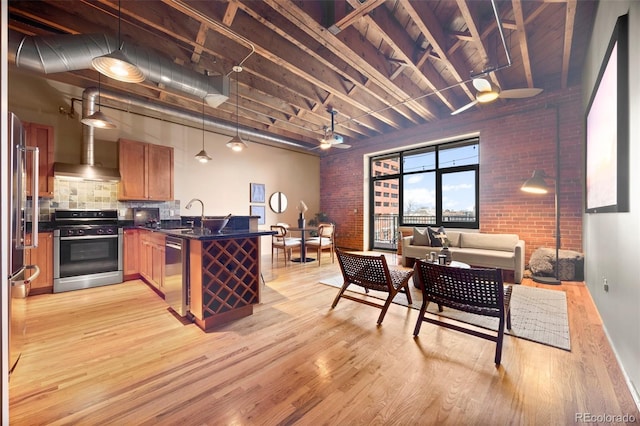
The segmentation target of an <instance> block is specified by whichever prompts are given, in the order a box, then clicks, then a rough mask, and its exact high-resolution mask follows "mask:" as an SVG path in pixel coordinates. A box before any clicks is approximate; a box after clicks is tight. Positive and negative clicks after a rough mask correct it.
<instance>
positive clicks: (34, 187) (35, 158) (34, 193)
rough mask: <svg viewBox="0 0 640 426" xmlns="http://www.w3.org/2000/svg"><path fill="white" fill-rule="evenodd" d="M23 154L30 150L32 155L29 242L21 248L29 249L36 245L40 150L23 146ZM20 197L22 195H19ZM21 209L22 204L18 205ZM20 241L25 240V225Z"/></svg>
mask: <svg viewBox="0 0 640 426" xmlns="http://www.w3.org/2000/svg"><path fill="white" fill-rule="evenodd" d="M24 151H25V154H26V152H27V151H31V152H32V153H33V155H32V156H31V160H32V164H31V174H32V176H31V244H29V245H26V244H25V245H24V246H23V247H22V248H24V249H30V248H36V247H38V219H39V216H40V208H39V200H38V190H39V189H40V184H39V182H38V177H39V176H38V175H39V174H40V173H39V170H40V154H39V152H40V150H39V149H38V147H36V146H25V147H24ZM19 182H22V179H19ZM20 198H21V199H22V197H20ZM19 208H20V209H21V210H22V206H19ZM18 213H20V212H18ZM23 233H24V234H23V235H22V241H27V227H26V226H25V227H24V229H23Z"/></svg>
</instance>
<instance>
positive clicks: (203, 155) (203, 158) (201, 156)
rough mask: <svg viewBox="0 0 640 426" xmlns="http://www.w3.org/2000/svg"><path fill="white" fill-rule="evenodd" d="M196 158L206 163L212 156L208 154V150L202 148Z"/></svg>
mask: <svg viewBox="0 0 640 426" xmlns="http://www.w3.org/2000/svg"><path fill="white" fill-rule="evenodd" d="M195 158H196V160H198V161H199V162H201V163H206V162H208V161H211V157H209V155H208V154H207V151H205V150H204V149H202V151H200V152H199V153H197V154H196V156H195Z"/></svg>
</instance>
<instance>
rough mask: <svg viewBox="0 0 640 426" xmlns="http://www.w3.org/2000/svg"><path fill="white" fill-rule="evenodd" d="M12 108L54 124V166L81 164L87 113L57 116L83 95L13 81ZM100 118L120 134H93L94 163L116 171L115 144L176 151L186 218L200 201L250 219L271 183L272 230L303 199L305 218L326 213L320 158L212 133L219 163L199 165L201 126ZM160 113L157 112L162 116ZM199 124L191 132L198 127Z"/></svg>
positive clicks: (13, 77) (23, 79)
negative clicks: (257, 189)
mask: <svg viewBox="0 0 640 426" xmlns="http://www.w3.org/2000/svg"><path fill="white" fill-rule="evenodd" d="M9 83H10V84H9V109H10V110H12V111H14V112H16V114H17V115H18V116H19V117H20V118H21V119H22V120H23V121H31V122H37V123H42V124H47V125H51V126H54V128H55V132H54V133H55V142H54V144H55V160H56V161H61V162H79V161H80V158H81V157H80V152H81V139H82V124H81V123H80V122H79V120H80V115H81V112H82V110H81V109H82V106H81V103H80V102H76V103H75V109H76V113H77V117H76V118H75V119H73V118H68V117H67V116H65V115H61V114H60V113H59V112H58V107H59V106H64V107H66V108H67V109H68V108H70V106H71V98H72V97H76V98H81V97H82V92H81V91H80V90H78V89H77V88H73V87H70V86H66V85H61V84H59V83H53V84H49V82H48V81H47V80H46V79H44V78H43V77H39V76H33V75H31V76H29V75H18V74H16V73H14V72H10V75H9ZM102 112H104V113H105V114H106V115H108V116H109V118H111V119H112V120H113V121H114V122H115V123H116V124H117V125H118V128H117V129H113V130H104V129H97V130H96V131H95V141H96V142H95V145H96V154H95V161H96V163H102V165H104V166H111V167H117V143H116V142H117V140H118V139H119V138H128V139H133V140H139V141H143V142H149V143H154V144H158V145H166V146H172V147H173V148H174V160H175V163H174V164H175V166H174V167H175V182H174V193H175V198H176V200H180V201H181V203H180V206H181V209H180V214H182V215H190V216H191V215H199V214H200V207H199V206H197V207H196V209H195V210H194V209H191V210H186V209H185V208H184V206H185V205H186V203H187V202H188V201H189V200H190V199H191V198H200V199H201V200H202V201H203V202H204V204H205V214H206V215H209V216H214V215H225V214H228V213H232V214H234V215H248V214H249V212H250V209H249V205H250V203H249V184H250V183H252V182H254V183H262V184H264V185H265V192H266V200H265V201H266V202H265V203H264V204H260V205H264V206H265V211H266V224H265V225H262V226H261V228H264V229H268V227H269V225H271V224H275V223H276V222H288V223H291V224H295V223H296V221H297V217H298V212H297V211H296V206H297V204H298V202H299V201H300V200H304V202H305V203H306V204H307V206H308V207H309V211H308V212H307V215H306V217H307V218H312V217H313V216H314V214H315V213H316V212H318V211H319V207H320V159H319V157H318V156H316V155H311V154H305V153H300V152H294V151H291V150H288V149H284V148H276V147H272V146H266V145H261V144H259V143H254V142H251V141H247V143H248V145H249V148H248V149H246V150H244V151H242V152H239V153H238V152H233V151H231V150H230V149H228V148H227V147H226V146H225V144H226V142H227V141H229V139H231V138H230V137H229V136H224V135H219V134H216V133H213V132H209V131H207V132H206V133H205V149H206V151H207V153H208V154H209V156H211V157H212V158H213V162H209V163H206V164H201V163H199V162H198V161H196V160H195V159H194V155H195V154H196V153H197V152H199V151H200V150H201V149H202V127H201V125H200V124H198V123H188V124H189V125H182V124H175V123H171V122H169V121H165V120H160V119H155V118H149V117H144V116H141V115H138V114H133V113H128V112H126V111H119V110H116V109H112V108H108V107H102ZM156 115H157V114H156ZM192 126H193V127H192ZM276 191H281V192H284V193H285V194H286V196H287V197H288V200H289V208H288V209H287V210H286V211H285V212H284V213H282V214H276V213H274V212H273V211H271V210H270V209H269V205H268V198H269V196H270V195H271V194H272V193H273V192H276ZM262 252H263V253H270V252H271V239H270V238H269V237H263V238H262Z"/></svg>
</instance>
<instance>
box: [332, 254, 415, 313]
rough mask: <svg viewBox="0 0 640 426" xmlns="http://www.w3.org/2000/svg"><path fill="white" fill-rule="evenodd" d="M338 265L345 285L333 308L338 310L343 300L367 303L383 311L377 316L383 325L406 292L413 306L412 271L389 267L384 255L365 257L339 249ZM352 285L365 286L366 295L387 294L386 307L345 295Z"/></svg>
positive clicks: (366, 299) (408, 300)
mask: <svg viewBox="0 0 640 426" xmlns="http://www.w3.org/2000/svg"><path fill="white" fill-rule="evenodd" d="M336 254H337V255H338V262H339V263H340V270H341V271H342V277H343V278H344V283H343V284H342V288H340V291H339V292H338V295H337V296H336V298H335V299H334V301H333V304H332V305H331V308H332V309H333V308H335V307H336V305H337V304H338V301H339V300H340V298H341V297H343V298H345V299H349V300H353V301H354V302H359V303H364V304H365V305H369V306H373V307H376V308H380V309H382V312H381V313H380V316H379V317H378V325H380V324H382V320H383V319H384V316H385V314H386V313H387V310H388V309H389V306H390V305H391V302H392V301H393V298H394V297H395V296H396V295H397V294H398V293H404V294H405V295H406V296H407V302H408V303H409V305H411V303H413V302H412V300H411V291H410V290H409V278H411V276H412V275H413V271H412V270H402V269H399V268H389V266H388V265H387V260H386V258H385V257H384V255H383V254H381V255H365V254H356V253H348V252H345V251H341V250H339V249H338V250H336ZM350 285H356V286H360V287H363V288H364V290H365V292H366V293H368V292H369V290H376V291H381V292H385V293H387V298H386V300H385V302H384V304H383V305H381V304H379V303H375V302H374V301H373V300H372V298H364V299H362V298H359V297H355V296H351V295H350V294H347V293H345V290H346V289H347V287H349V286H350Z"/></svg>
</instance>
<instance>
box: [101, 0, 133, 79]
mask: <svg viewBox="0 0 640 426" xmlns="http://www.w3.org/2000/svg"><path fill="white" fill-rule="evenodd" d="M121 22H122V16H121V12H120V1H119V0H118V50H114V51H113V52H111V53H109V54H106V55H102V56H98V57H96V58H93V60H91V65H92V66H93V68H95V69H96V71H98V72H100V73H101V74H104V75H106V76H107V77H111V78H113V79H115V80H118V81H122V82H124V83H141V82H143V81H144V79H145V76H144V74H143V73H142V71H140V68H138V67H137V66H136V65H134V64H133V63H132V62H131V61H130V60H129V58H127V55H125V54H124V52H123V51H122V46H123V45H124V42H122V44H121V42H120V24H121Z"/></svg>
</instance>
